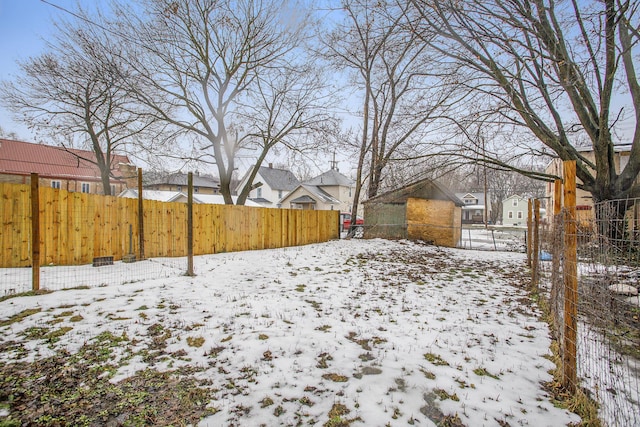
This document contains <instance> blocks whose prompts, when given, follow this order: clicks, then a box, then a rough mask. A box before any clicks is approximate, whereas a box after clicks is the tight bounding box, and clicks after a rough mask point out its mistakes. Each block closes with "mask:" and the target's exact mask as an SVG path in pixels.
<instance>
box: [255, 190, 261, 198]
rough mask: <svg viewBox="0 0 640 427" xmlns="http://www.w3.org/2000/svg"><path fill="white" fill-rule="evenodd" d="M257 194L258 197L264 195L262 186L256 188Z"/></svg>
mask: <svg viewBox="0 0 640 427" xmlns="http://www.w3.org/2000/svg"><path fill="white" fill-rule="evenodd" d="M256 194H257V197H258V198H260V197H262V188H258V189H257V190H256Z"/></svg>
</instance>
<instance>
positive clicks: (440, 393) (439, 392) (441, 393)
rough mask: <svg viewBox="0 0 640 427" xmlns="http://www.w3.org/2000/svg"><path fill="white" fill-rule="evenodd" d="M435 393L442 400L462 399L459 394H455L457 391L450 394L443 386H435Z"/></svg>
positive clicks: (456, 400)
mask: <svg viewBox="0 0 640 427" xmlns="http://www.w3.org/2000/svg"><path fill="white" fill-rule="evenodd" d="M433 393H434V394H435V395H436V396H438V398H439V399H440V400H447V399H451V400H453V401H455V402H458V401H460V398H459V397H458V395H457V394H455V393H453V394H449V393H447V391H446V390H444V389H441V388H435V389H433Z"/></svg>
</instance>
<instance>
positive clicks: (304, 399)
mask: <svg viewBox="0 0 640 427" xmlns="http://www.w3.org/2000/svg"><path fill="white" fill-rule="evenodd" d="M298 402H300V403H301V404H302V405H304V406H313V405H315V402H313V401H312V400H311V399H309V398H308V397H307V396H303V397H301V398H300V399H299V400H298Z"/></svg>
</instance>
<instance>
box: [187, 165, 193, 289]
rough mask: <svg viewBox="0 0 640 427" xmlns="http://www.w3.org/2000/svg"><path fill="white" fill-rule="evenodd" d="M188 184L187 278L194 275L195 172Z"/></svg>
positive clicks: (191, 174) (190, 175)
mask: <svg viewBox="0 0 640 427" xmlns="http://www.w3.org/2000/svg"><path fill="white" fill-rule="evenodd" d="M187 182H188V184H187V187H188V189H187V276H195V274H193V172H189V175H188V181H187Z"/></svg>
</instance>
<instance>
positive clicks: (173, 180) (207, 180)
mask: <svg viewBox="0 0 640 427" xmlns="http://www.w3.org/2000/svg"><path fill="white" fill-rule="evenodd" d="M188 185H189V175H188V174H186V173H182V172H174V173H150V174H149V178H148V182H147V183H145V184H144V188H146V189H148V190H160V191H184V192H185V193H186V191H187V186H188ZM193 192H194V193H197V194H219V193H220V181H218V179H217V178H214V177H213V176H211V175H200V174H199V173H198V172H196V173H194V174H193Z"/></svg>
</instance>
